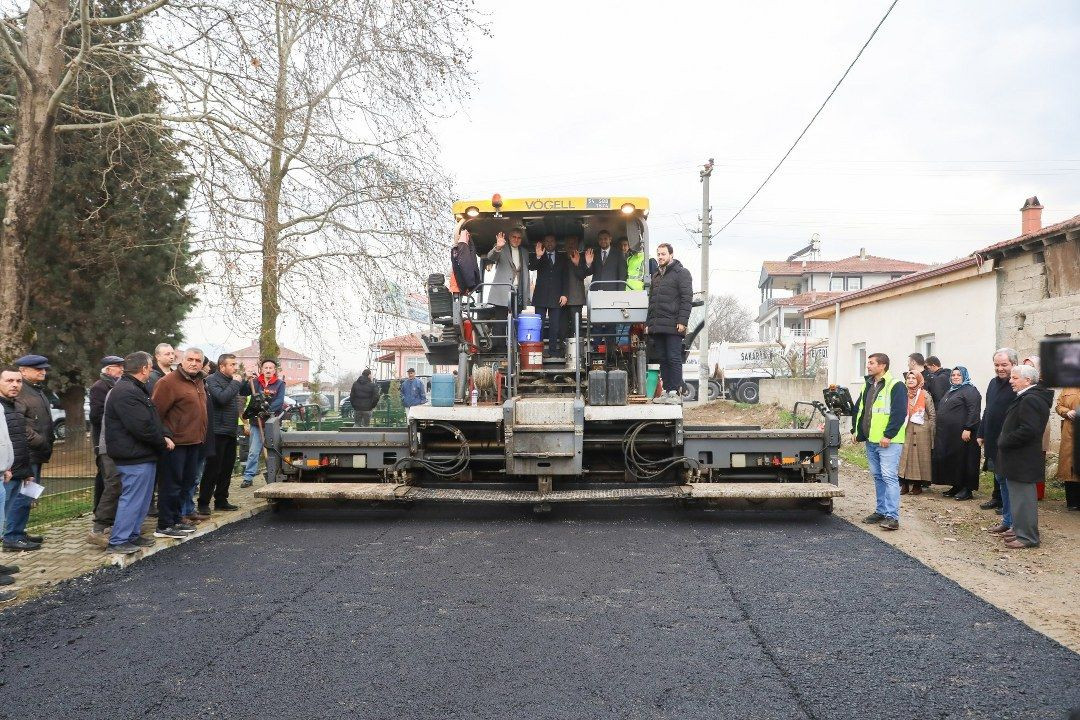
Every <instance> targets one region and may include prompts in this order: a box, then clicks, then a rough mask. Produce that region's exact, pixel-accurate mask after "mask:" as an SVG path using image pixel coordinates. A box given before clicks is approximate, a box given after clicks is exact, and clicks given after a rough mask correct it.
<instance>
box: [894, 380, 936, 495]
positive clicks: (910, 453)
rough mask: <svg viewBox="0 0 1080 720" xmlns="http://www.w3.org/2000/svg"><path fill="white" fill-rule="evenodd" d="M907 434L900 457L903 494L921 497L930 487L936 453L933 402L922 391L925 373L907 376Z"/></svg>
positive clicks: (924, 389)
mask: <svg viewBox="0 0 1080 720" xmlns="http://www.w3.org/2000/svg"><path fill="white" fill-rule="evenodd" d="M906 382H907V394H908V410H907V431H906V435H905V439H904V449H903V450H902V451H901V453H900V469H899V475H900V494H901V495H906V494H908V493H909V492H910V493H911V494H912V495H919V494H921V493H922V491H923V488H924V487H929V486H930V471H931V468H932V466H933V459H932V458H931V451H932V450H933V449H934V424H935V421H936V420H937V418H936V416H935V415H934V399H933V398H932V397H930V393H929V392H927V390H926V388H925V387H923V383H924V382H925V380H924V379H923V375H922V373H918V372H909V373H908V374H907V381H906Z"/></svg>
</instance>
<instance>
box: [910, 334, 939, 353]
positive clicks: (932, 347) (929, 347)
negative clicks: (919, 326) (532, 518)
mask: <svg viewBox="0 0 1080 720" xmlns="http://www.w3.org/2000/svg"><path fill="white" fill-rule="evenodd" d="M915 346H916V347H918V348H919V352H921V353H922V356H923V357H924V358H927V357H930V356H931V355H936V354H937V353H936V352H935V351H936V350H937V338H935V337H934V336H933V335H919V336H918V337H917V338H915Z"/></svg>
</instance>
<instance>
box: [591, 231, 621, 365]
mask: <svg viewBox="0 0 1080 720" xmlns="http://www.w3.org/2000/svg"><path fill="white" fill-rule="evenodd" d="M596 242H597V243H598V244H599V245H600V249H599V250H593V249H592V248H589V250H587V251H586V252H585V262H587V263H588V264H589V270H590V271H591V272H592V282H591V283H589V290H590V291H592V290H601V291H612V290H625V289H626V257H625V256H624V255H623V254H622V252H621V251H620V250H619V249H617V248H614V247H612V246H611V233H609V232H608V231H607V230H601V231H600V232H598V233H597V234H596ZM619 330H620V328H618V326H616V325H595V326H594V327H593V329H592V334H593V336H594V337H595V338H596V339H595V340H594V343H595V344H597V345H599V344H600V343H605V344H606V346H608V347H610V346H611V345H613V344H616V343H618V342H619V341H620V340H621V338H616V337H615V334H616V333H617V332H618V331H619ZM618 334H620V335H621V334H622V333H621V332H618ZM612 341H614V342H612Z"/></svg>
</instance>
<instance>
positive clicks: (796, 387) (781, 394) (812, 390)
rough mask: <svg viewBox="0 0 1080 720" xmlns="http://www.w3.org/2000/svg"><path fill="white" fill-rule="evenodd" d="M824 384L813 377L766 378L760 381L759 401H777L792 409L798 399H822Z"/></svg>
mask: <svg viewBox="0 0 1080 720" xmlns="http://www.w3.org/2000/svg"><path fill="white" fill-rule="evenodd" d="M823 386H824V385H823V383H822V382H821V381H820V380H814V379H812V378H811V379H804V378H787V379H785V378H777V379H768V378H766V379H764V380H761V381H760V382H759V383H758V387H759V390H760V400H759V402H762V403H776V404H777V405H779V406H780V407H782V408H784V409H785V410H791V408H792V407H794V406H795V403H796V402H797V401H800V400H801V401H803V402H809V401H811V400H821V390H822V387H823Z"/></svg>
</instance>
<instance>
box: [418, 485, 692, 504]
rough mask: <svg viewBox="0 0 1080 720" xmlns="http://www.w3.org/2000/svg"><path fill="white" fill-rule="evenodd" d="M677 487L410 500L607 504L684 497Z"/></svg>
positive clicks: (427, 491) (432, 493)
mask: <svg viewBox="0 0 1080 720" xmlns="http://www.w3.org/2000/svg"><path fill="white" fill-rule="evenodd" d="M683 494H684V493H683V491H682V490H681V489H680V488H679V487H677V486H671V487H662V488H648V487H643V488H610V489H597V490H553V491H551V492H548V493H540V492H537V491H536V490H468V489H460V490H459V489H457V488H425V487H414V488H410V489H409V493H408V495H407V496H406V498H407V499H409V500H439V501H442V502H447V501H450V502H463V503H564V502H604V501H608V500H669V499H672V498H678V497H682V496H683Z"/></svg>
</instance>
